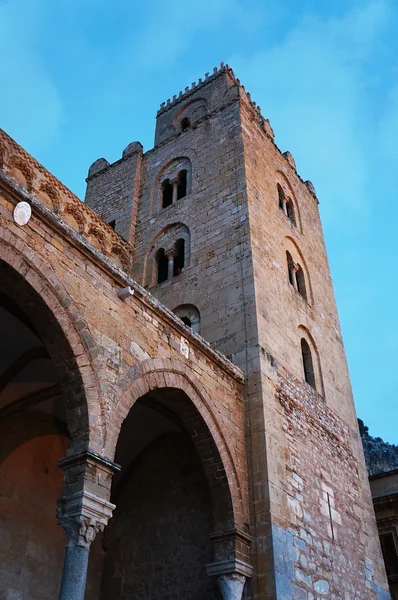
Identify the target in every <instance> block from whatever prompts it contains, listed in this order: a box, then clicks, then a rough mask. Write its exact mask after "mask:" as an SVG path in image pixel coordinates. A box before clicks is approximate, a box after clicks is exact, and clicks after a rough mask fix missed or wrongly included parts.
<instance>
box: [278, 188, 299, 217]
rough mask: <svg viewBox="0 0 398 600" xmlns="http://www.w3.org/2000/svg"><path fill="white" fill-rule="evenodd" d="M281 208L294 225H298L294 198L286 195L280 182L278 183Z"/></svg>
mask: <svg viewBox="0 0 398 600" xmlns="http://www.w3.org/2000/svg"><path fill="white" fill-rule="evenodd" d="M276 187H277V190H278V202H279V208H280V209H282V210H283V212H284V213H285V215H286V216H287V218H288V219H289V221H290V222H291V223H293V225H296V215H295V213H294V204H293V200H292V199H291V198H289V197H288V196H286V194H285V192H284V191H283V188H282V186H281V185H280V183H278V184H277V186H276Z"/></svg>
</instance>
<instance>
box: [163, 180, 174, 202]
mask: <svg viewBox="0 0 398 600" xmlns="http://www.w3.org/2000/svg"><path fill="white" fill-rule="evenodd" d="M171 204H173V186H172V185H171V183H170V179H165V181H164V182H163V184H162V207H163V208H167V207H168V206H171Z"/></svg>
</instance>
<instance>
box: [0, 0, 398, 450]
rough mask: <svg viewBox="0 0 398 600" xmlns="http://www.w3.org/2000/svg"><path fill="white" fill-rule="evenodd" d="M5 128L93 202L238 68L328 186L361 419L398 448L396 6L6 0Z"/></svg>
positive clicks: (0, 30)
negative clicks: (108, 176) (185, 105)
mask: <svg viewBox="0 0 398 600" xmlns="http://www.w3.org/2000/svg"><path fill="white" fill-rule="evenodd" d="M0 57H1V58H0V62H1V71H2V82H3V86H2V90H1V93H0V118H1V126H2V127H3V128H4V129H5V130H6V131H7V132H8V133H9V134H10V135H12V136H13V137H14V138H15V139H16V140H17V141H18V142H19V143H20V144H22V145H23V146H24V147H25V148H26V149H27V150H28V151H29V152H30V153H31V154H33V155H34V156H35V157H36V158H37V159H38V160H39V161H40V162H42V163H43V164H44V165H45V166H46V167H47V168H48V169H49V170H50V171H52V172H53V173H54V174H55V175H56V176H57V177H58V178H59V179H61V180H62V181H63V182H64V183H65V184H66V185H67V186H68V187H70V188H71V189H72V190H73V191H74V192H75V193H77V194H78V195H79V196H80V197H83V196H84V188H85V182H84V179H85V177H86V174H87V169H88V167H89V165H90V164H91V163H92V162H93V161H94V160H95V159H97V158H99V157H101V156H104V157H105V158H107V159H108V160H109V161H110V162H112V161H114V160H117V159H118V158H120V156H121V152H122V150H123V148H124V147H125V146H126V145H127V144H128V143H129V142H131V141H134V140H140V141H141V142H142V143H143V144H144V148H145V149H146V150H148V149H150V148H151V147H152V143H153V134H154V125H155V114H156V111H157V109H158V107H159V104H160V103H161V102H163V101H164V100H166V99H167V98H168V97H171V96H172V95H173V94H175V93H177V92H178V91H179V90H180V89H183V88H184V87H185V86H186V85H189V84H190V83H191V82H192V81H196V80H197V79H198V78H199V77H202V76H203V75H204V73H205V72H206V71H210V72H211V69H212V67H213V66H214V65H217V64H219V63H220V62H221V61H224V62H226V63H228V64H230V65H231V66H232V67H233V69H234V71H235V72H236V74H237V76H238V77H239V78H240V79H241V81H242V83H244V85H245V87H246V89H248V90H249V91H250V92H251V94H252V97H253V99H254V100H255V101H256V102H257V103H258V104H259V105H260V106H261V108H262V113H263V115H264V116H265V117H267V118H269V119H270V121H271V125H272V126H273V129H274V131H275V134H276V139H275V141H276V142H277V144H278V146H279V147H280V148H281V149H282V150H283V151H285V150H290V151H291V152H292V154H293V156H294V157H295V160H296V163H297V169H298V172H299V173H300V175H301V176H302V177H303V179H311V180H312V181H313V183H314V185H315V187H316V190H317V193H318V196H319V199H320V202H321V204H320V210H321V214H322V219H323V226H324V231H325V237H326V243H327V248H328V252H329V258H330V263H331V268H332V276H333V281H334V285H335V290H336V295H337V301H338V306H339V312H340V318H341V323H342V329H343V335H344V341H345V347H346V352H347V356H348V362H349V367H350V372H351V378H352V385H353V390H354V395H355V400H356V405H357V410H358V413H359V416H361V417H362V418H363V419H364V421H365V422H366V423H367V424H368V426H369V427H370V432H371V434H373V435H379V436H381V437H383V438H384V439H385V440H387V441H390V442H392V443H398V429H397V426H396V425H397V421H398V402H397V400H398V395H397V387H398V369H397V367H396V360H397V354H398V310H397V292H398V261H397V262H395V259H394V256H395V250H396V248H395V245H396V243H394V240H395V242H396V241H397V234H396V230H397V212H396V203H397V200H398V196H397V190H398V142H397V140H398V58H397V57H398V4H397V2H396V0H369V1H365V0H362V1H356V0H351V2H350V1H347V0H333V1H331V0H330V1H329V2H319V0H285V1H284V2H283V3H282V2H280V1H279V2H278V1H277V0H202V2H201V3H200V5H198V3H196V2H195V3H194V2H192V3H189V2H187V1H186V0H168V2H163V1H160V0H147V2H132V1H131V0H128V1H127V0H116V1H115V2H113V3H111V2H109V0H106V1H104V0H57V2H54V1H53V0H35V2H32V1H31V0H8V1H4V0H0Z"/></svg>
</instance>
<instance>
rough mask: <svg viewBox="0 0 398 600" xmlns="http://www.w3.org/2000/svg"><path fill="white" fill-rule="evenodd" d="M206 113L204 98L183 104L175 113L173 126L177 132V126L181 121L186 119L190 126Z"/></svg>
mask: <svg viewBox="0 0 398 600" xmlns="http://www.w3.org/2000/svg"><path fill="white" fill-rule="evenodd" d="M207 113H208V107H207V100H206V99H205V98H195V100H191V102H187V103H186V104H184V105H183V106H182V108H181V109H180V110H179V111H178V112H177V114H176V115H175V117H174V119H173V125H174V127H176V129H177V130H179V129H180V127H179V124H180V123H181V121H182V120H183V119H188V120H189V122H190V124H194V123H195V122H196V121H199V120H200V119H202V118H203V117H205V116H206V115H207Z"/></svg>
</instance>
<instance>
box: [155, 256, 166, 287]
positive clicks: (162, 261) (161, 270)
mask: <svg viewBox="0 0 398 600" xmlns="http://www.w3.org/2000/svg"><path fill="white" fill-rule="evenodd" d="M156 262H157V268H158V283H163V281H167V278H168V271H169V261H168V258H167V256H166V254H165V251H164V249H163V248H161V249H160V250H159V251H158V253H157V256H156Z"/></svg>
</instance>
